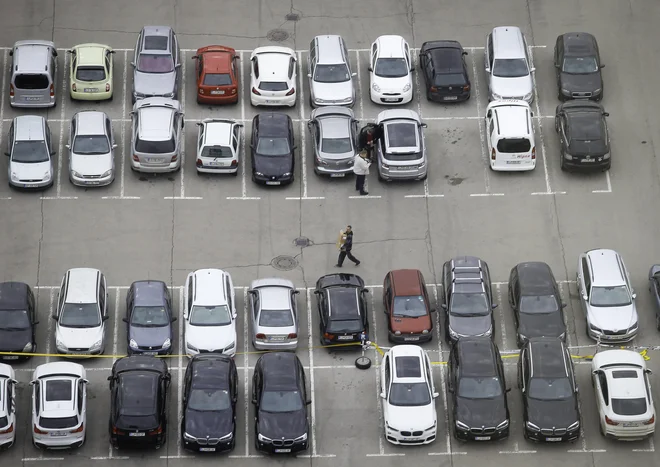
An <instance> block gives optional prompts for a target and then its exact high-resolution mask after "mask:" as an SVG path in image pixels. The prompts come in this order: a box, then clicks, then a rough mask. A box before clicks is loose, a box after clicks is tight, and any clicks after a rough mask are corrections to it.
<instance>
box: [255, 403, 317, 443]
mask: <svg viewBox="0 0 660 467" xmlns="http://www.w3.org/2000/svg"><path fill="white" fill-rule="evenodd" d="M307 431H308V424H307V410H305V409H302V410H299V411H297V412H289V413H269V412H260V413H259V421H258V423H257V432H258V433H261V434H262V435H263V436H265V437H266V438H270V439H296V438H297V437H299V436H302V435H304V434H305V433H307Z"/></svg>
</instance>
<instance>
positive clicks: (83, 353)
mask: <svg viewBox="0 0 660 467" xmlns="http://www.w3.org/2000/svg"><path fill="white" fill-rule="evenodd" d="M88 354H89V352H69V355H88Z"/></svg>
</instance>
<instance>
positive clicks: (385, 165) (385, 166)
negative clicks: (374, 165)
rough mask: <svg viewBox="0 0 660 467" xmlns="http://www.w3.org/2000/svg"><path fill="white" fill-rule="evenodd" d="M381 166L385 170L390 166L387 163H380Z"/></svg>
mask: <svg viewBox="0 0 660 467" xmlns="http://www.w3.org/2000/svg"><path fill="white" fill-rule="evenodd" d="M382 167H383V168H384V169H385V170H388V169H389V168H390V166H389V165H387V164H382Z"/></svg>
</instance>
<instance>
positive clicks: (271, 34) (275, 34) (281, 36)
mask: <svg viewBox="0 0 660 467" xmlns="http://www.w3.org/2000/svg"><path fill="white" fill-rule="evenodd" d="M288 38H289V33H288V32H286V31H285V30H284V29H271V30H270V31H268V34H266V39H268V40H269V41H271V42H283V41H285V40H287V39H288Z"/></svg>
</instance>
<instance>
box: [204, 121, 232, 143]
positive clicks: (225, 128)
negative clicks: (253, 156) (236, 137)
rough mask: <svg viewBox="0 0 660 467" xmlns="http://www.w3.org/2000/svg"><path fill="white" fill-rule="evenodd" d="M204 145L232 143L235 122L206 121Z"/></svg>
mask: <svg viewBox="0 0 660 467" xmlns="http://www.w3.org/2000/svg"><path fill="white" fill-rule="evenodd" d="M204 126H205V130H204V145H205V146H229V145H231V134H232V128H233V127H234V123H233V122H229V121H211V122H206V123H205V125H204Z"/></svg>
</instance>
